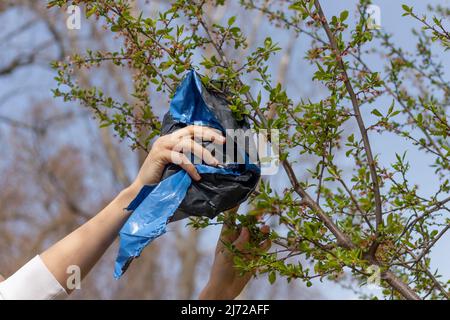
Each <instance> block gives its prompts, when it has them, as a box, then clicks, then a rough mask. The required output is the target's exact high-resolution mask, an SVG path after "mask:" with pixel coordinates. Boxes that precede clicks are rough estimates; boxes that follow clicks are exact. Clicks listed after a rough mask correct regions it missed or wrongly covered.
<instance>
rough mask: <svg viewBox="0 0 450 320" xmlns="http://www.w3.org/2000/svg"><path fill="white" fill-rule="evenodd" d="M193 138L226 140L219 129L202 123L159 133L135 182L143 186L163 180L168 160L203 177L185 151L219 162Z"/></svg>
mask: <svg viewBox="0 0 450 320" xmlns="http://www.w3.org/2000/svg"><path fill="white" fill-rule="evenodd" d="M194 139H202V140H203V141H211V142H213V143H215V144H224V143H225V137H224V136H222V135H221V133H220V132H219V131H218V130H215V129H211V128H208V127H203V126H194V125H192V126H187V127H184V128H182V129H179V130H177V131H175V132H173V133H171V134H168V135H165V136H162V137H159V138H158V139H157V140H156V141H155V142H154V144H153V146H152V149H151V150H150V153H149V154H148V156H147V158H146V159H145V161H144V164H143V165H142V167H141V169H140V171H139V174H138V175H137V177H136V179H135V181H134V182H133V186H135V187H136V189H138V190H140V188H142V187H143V186H144V185H146V184H147V185H148V184H153V183H157V182H159V181H160V180H161V176H162V174H163V171H164V168H165V166H166V165H167V164H169V163H175V164H177V165H179V166H180V167H181V168H183V169H184V170H185V171H186V172H187V173H188V174H189V175H190V176H191V178H192V179H193V180H195V181H198V180H200V175H199V174H198V172H197V170H196V169H195V166H194V165H193V164H192V163H191V161H190V160H189V159H188V157H186V155H184V154H183V152H191V153H192V154H194V155H195V156H197V157H199V158H200V159H202V160H203V161H205V162H206V163H207V164H209V165H212V166H216V165H218V164H219V161H218V160H217V159H216V158H214V156H213V155H212V154H211V152H209V151H208V150H206V149H205V148H203V147H202V145H201V144H199V143H198V142H196V141H195V140H194Z"/></svg>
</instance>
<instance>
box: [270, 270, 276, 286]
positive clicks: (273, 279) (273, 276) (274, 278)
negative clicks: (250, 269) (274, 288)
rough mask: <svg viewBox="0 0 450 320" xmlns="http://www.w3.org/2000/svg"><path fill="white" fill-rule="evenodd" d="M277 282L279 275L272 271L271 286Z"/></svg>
mask: <svg viewBox="0 0 450 320" xmlns="http://www.w3.org/2000/svg"><path fill="white" fill-rule="evenodd" d="M275 280H277V275H276V273H275V271H271V272H270V273H269V282H270V284H274V283H275Z"/></svg>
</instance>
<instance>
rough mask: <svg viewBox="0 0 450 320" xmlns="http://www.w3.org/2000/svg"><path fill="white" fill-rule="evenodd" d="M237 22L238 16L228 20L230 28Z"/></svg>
mask: <svg viewBox="0 0 450 320" xmlns="http://www.w3.org/2000/svg"><path fill="white" fill-rule="evenodd" d="M235 21H236V16H232V17H231V18H230V19H228V26H231V25H233V23H234V22H235Z"/></svg>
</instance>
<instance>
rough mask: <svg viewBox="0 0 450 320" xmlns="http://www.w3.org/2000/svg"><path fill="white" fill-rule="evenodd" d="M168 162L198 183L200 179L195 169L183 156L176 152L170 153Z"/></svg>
mask: <svg viewBox="0 0 450 320" xmlns="http://www.w3.org/2000/svg"><path fill="white" fill-rule="evenodd" d="M170 161H171V162H173V163H175V164H177V165H179V166H180V167H181V168H183V169H184V170H185V171H186V172H187V173H188V174H189V175H190V176H191V178H192V179H193V180H195V181H199V180H200V179H201V177H200V175H199V174H198V172H197V169H195V166H194V165H193V164H192V162H191V161H189V159H188V158H187V157H186V156H185V155H184V154H182V153H179V152H176V151H171V152H170Z"/></svg>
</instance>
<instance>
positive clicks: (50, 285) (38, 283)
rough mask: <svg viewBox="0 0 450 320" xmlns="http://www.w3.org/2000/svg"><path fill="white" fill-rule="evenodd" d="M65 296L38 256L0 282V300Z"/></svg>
mask: <svg viewBox="0 0 450 320" xmlns="http://www.w3.org/2000/svg"><path fill="white" fill-rule="evenodd" d="M67 296H68V295H67V292H66V291H65V290H64V288H63V287H62V286H61V284H60V283H59V282H58V281H57V280H56V278H55V277H54V276H53V274H52V273H51V272H50V271H49V270H48V268H47V266H46V265H45V264H44V262H43V261H42V259H41V257H40V256H36V257H34V258H33V259H31V260H30V261H29V262H28V263H27V264H25V265H24V266H23V267H22V268H20V269H19V270H17V271H16V273H14V274H13V275H12V276H11V277H9V278H8V279H6V280H5V281H3V282H0V300H1V299H4V300H55V299H64V298H66V297H67Z"/></svg>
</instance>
